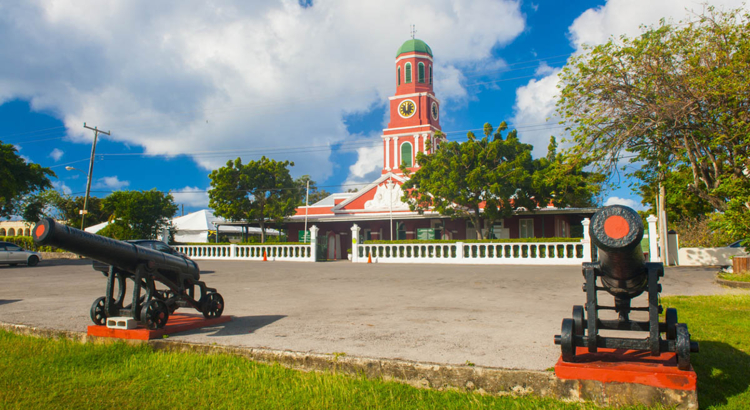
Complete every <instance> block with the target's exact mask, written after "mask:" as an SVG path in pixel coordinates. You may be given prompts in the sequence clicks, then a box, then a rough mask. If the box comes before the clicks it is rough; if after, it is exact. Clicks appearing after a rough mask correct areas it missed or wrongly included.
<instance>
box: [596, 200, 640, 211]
mask: <svg viewBox="0 0 750 410" xmlns="http://www.w3.org/2000/svg"><path fill="white" fill-rule="evenodd" d="M610 205H625V206H629V207H631V208H633V209H635V210H636V211H643V210H645V209H646V208H644V207H643V205H642V204H641V203H640V202H637V201H635V200H633V199H629V198H620V197H617V196H611V197H609V198H607V200H606V201H604V206H610Z"/></svg>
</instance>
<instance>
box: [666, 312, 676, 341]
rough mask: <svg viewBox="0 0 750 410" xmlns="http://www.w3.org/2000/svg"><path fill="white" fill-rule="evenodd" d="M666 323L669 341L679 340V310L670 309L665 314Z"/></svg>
mask: <svg viewBox="0 0 750 410" xmlns="http://www.w3.org/2000/svg"><path fill="white" fill-rule="evenodd" d="M664 321H665V322H666V323H667V340H675V339H676V338H677V309H675V308H668V309H667V311H666V312H665V313H664Z"/></svg>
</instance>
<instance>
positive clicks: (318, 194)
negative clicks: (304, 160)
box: [294, 175, 331, 206]
mask: <svg viewBox="0 0 750 410" xmlns="http://www.w3.org/2000/svg"><path fill="white" fill-rule="evenodd" d="M308 181H309V182H310V197H309V198H308V199H307V202H308V204H310V205H312V204H314V203H316V202H318V201H320V200H321V199H324V198H327V197H328V196H330V195H331V193H330V192H328V191H326V190H324V189H320V188H318V184H317V183H316V182H315V181H313V180H312V178H310V175H302V176H301V177H299V178H297V179H295V180H294V185H296V186H297V187H298V188H297V189H298V191H297V192H298V193H299V202H298V204H299V205H300V206H303V205H305V195H306V194H307V182H308Z"/></svg>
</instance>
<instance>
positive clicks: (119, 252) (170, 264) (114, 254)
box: [32, 218, 200, 280]
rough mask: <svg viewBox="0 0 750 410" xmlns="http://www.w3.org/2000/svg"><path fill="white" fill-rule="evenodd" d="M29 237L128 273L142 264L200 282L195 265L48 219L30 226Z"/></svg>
mask: <svg viewBox="0 0 750 410" xmlns="http://www.w3.org/2000/svg"><path fill="white" fill-rule="evenodd" d="M32 236H33V238H34V243H36V244H37V245H51V246H54V247H57V248H60V249H65V250H66V251H69V252H73V253H77V254H79V255H82V256H86V257H88V258H91V259H95V260H98V261H100V262H103V263H106V264H109V265H112V266H116V267H118V268H120V269H123V270H125V271H128V272H131V273H133V272H135V270H136V268H137V266H138V265H139V264H146V266H148V267H149V268H151V269H157V270H162V271H170V272H176V273H178V274H180V275H188V276H189V277H191V278H192V279H194V280H198V279H199V278H200V271H199V269H198V265H197V264H196V263H195V262H193V261H191V260H187V259H183V258H180V257H177V256H174V255H169V254H166V253H164V252H159V251H156V250H153V249H148V248H145V247H142V246H136V245H134V244H132V243H128V242H124V241H118V240H116V239H112V238H107V237H104V236H101V235H96V234H92V233H88V232H85V231H82V230H80V229H76V228H73V227H70V226H67V225H62V224H59V223H57V222H55V220H54V219H52V218H42V219H41V220H40V221H39V222H38V223H37V224H36V226H34V229H33V231H32Z"/></svg>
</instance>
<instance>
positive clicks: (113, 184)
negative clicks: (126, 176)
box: [94, 175, 130, 190]
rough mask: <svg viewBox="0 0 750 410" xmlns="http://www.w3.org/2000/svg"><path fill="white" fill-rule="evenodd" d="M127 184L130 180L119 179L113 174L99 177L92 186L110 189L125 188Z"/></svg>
mask: <svg viewBox="0 0 750 410" xmlns="http://www.w3.org/2000/svg"><path fill="white" fill-rule="evenodd" d="M128 185H130V181H120V179H119V178H118V177H117V175H115V176H111V177H104V178H99V179H98V180H97V182H96V184H94V188H108V189H112V190H118V189H122V188H125V187H126V186H128Z"/></svg>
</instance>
